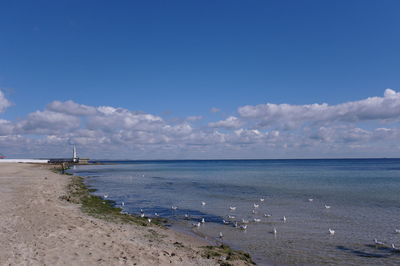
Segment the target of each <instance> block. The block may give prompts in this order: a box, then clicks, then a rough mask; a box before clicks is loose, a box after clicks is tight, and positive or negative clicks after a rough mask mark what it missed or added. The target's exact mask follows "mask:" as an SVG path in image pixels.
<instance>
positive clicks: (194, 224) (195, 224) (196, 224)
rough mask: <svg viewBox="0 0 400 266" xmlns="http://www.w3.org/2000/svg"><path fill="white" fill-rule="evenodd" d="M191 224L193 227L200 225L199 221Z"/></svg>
mask: <svg viewBox="0 0 400 266" xmlns="http://www.w3.org/2000/svg"><path fill="white" fill-rule="evenodd" d="M192 225H193V227H200V225H201V223H199V222H198V223H193V224H192Z"/></svg>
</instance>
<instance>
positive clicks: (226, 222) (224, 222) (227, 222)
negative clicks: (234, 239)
mask: <svg viewBox="0 0 400 266" xmlns="http://www.w3.org/2000/svg"><path fill="white" fill-rule="evenodd" d="M222 223H223V224H229V223H230V222H229V221H225V220H222Z"/></svg>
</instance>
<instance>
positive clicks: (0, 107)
mask: <svg viewBox="0 0 400 266" xmlns="http://www.w3.org/2000/svg"><path fill="white" fill-rule="evenodd" d="M10 106H11V102H10V101H9V100H7V98H6V96H4V93H3V92H2V91H1V90H0V113H2V112H4V111H5V110H6V109H7V108H8V107H10Z"/></svg>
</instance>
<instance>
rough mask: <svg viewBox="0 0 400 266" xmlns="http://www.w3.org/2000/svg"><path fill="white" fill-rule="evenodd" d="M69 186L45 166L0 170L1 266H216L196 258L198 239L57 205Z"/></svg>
mask: <svg viewBox="0 0 400 266" xmlns="http://www.w3.org/2000/svg"><path fill="white" fill-rule="evenodd" d="M68 181H69V177H68V176H64V175H59V174H56V173H53V172H51V171H49V170H48V167H47V166H38V165H30V164H16V163H13V164H8V163H4V164H0V265H217V264H218V263H217V261H216V260H212V259H206V258H203V257H201V254H200V253H201V252H202V249H201V248H199V246H201V245H205V244H207V243H204V242H202V241H201V240H200V239H197V238H194V237H191V236H188V235H184V234H180V233H178V232H174V231H172V230H168V229H163V228H158V227H143V226H136V225H130V224H115V223H110V222H107V221H103V220H99V219H96V218H93V217H89V216H87V215H86V214H84V213H82V212H81V211H80V209H79V206H78V205H75V204H72V203H68V202H66V201H62V200H60V199H59V197H60V196H62V195H64V194H65V193H66V192H65V191H66V185H67V184H68ZM176 242H179V243H181V244H182V245H183V246H181V245H180V244H177V243H176ZM239 264H241V263H239Z"/></svg>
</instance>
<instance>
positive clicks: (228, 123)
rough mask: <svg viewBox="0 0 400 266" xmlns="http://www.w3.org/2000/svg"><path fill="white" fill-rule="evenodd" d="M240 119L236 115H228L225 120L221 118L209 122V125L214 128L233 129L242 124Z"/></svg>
mask: <svg viewBox="0 0 400 266" xmlns="http://www.w3.org/2000/svg"><path fill="white" fill-rule="evenodd" d="M242 124H243V123H242V121H240V120H239V119H238V118H237V117H235V116H230V117H228V118H227V119H225V120H221V121H218V122H212V123H209V124H208V125H209V127H215V128H226V129H233V128H239V127H241V126H242Z"/></svg>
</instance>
